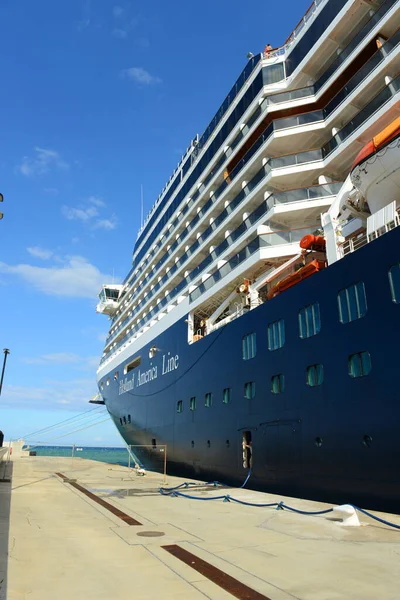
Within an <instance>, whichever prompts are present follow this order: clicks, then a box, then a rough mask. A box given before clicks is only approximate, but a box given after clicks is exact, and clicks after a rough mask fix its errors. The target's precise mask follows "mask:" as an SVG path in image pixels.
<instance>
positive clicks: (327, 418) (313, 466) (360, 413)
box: [102, 228, 400, 512]
mask: <svg viewBox="0 0 400 600" xmlns="http://www.w3.org/2000/svg"><path fill="white" fill-rule="evenodd" d="M399 261H400V228H398V229H397V230H396V229H395V230H393V231H391V232H390V233H387V234H386V235H384V236H383V237H381V238H379V239H377V240H376V241H374V242H373V243H370V244H368V245H366V246H365V247H364V248H361V249H360V250H358V251H357V252H355V253H353V254H351V255H348V256H346V257H345V258H344V259H343V260H340V261H338V262H337V263H335V264H333V265H332V266H330V267H328V268H327V269H325V270H323V271H322V272H320V273H318V274H316V275H314V276H313V277H311V278H309V279H308V280H306V281H304V282H302V283H300V284H298V285H296V286H295V287H293V288H291V289H289V290H288V291H286V292H284V293H282V294H281V295H279V296H278V297H276V298H274V299H273V300H271V301H269V302H266V303H264V304H263V305H261V306H259V307H258V308H256V309H254V310H252V311H250V312H248V313H247V314H245V315H244V316H242V317H240V318H238V319H236V320H235V321H232V322H231V323H230V324H228V325H226V326H225V327H223V328H221V329H219V330H217V331H215V332H214V333H211V334H210V335H207V336H205V337H204V338H203V339H201V340H199V341H198V342H196V343H193V344H191V345H189V344H188V342H187V339H188V331H187V328H188V325H187V323H186V322H185V319H182V320H180V321H178V322H177V323H176V324H175V325H173V326H172V327H170V329H168V330H167V331H165V332H164V333H163V334H162V335H160V336H158V337H157V338H156V339H154V340H153V341H152V342H151V343H150V344H148V345H146V346H145V347H143V348H142V349H141V351H140V352H137V353H135V355H137V354H140V355H141V364H140V367H139V368H140V373H142V382H143V373H144V372H146V371H149V370H151V373H153V376H154V373H155V371H154V367H156V376H155V377H153V379H152V380H150V381H149V382H148V383H144V382H143V383H142V384H141V385H137V383H139V374H138V373H136V374H135V377H136V381H135V385H134V387H133V388H132V389H130V390H127V391H123V390H124V389H126V388H123V387H122V388H121V387H120V386H121V379H122V377H120V381H114V380H113V378H112V376H111V381H110V385H109V386H108V387H106V386H105V387H104V390H103V391H102V395H103V397H104V399H105V403H106V406H107V408H108V410H109V412H110V415H111V416H112V418H113V420H114V422H115V424H116V426H117V428H118V429H119V431H120V433H121V435H122V436H123V438H124V439H125V440H126V442H127V443H128V444H134V445H139V444H143V445H147V448H136V449H134V451H135V453H136V454H137V455H138V456H139V458H140V459H141V460H142V461H143V463H144V464H145V466H147V467H151V468H156V469H162V457H163V453H162V452H160V446H161V445H166V446H167V452H168V454H167V470H168V472H169V473H170V474H176V475H181V476H184V477H188V478H199V479H205V480H210V479H219V480H221V481H224V482H226V483H228V484H233V485H237V484H242V483H243V481H244V479H245V478H246V475H247V468H245V467H244V466H243V448H242V437H243V431H249V432H251V440H252V475H251V477H250V480H249V483H248V487H252V488H254V489H261V490H265V491H267V492H272V493H275V494H282V495H289V496H297V497H302V498H310V499H317V500H321V501H326V502H332V503H343V502H345V503H354V504H358V505H360V506H362V507H365V508H373V509H378V510H385V511H390V512H399V508H400V482H399V473H400V452H399V450H398V440H399V435H398V426H399V423H400V399H399V396H400V394H399V383H398V376H399V366H398V360H399V347H400V340H399V326H400V304H396V303H394V302H393V301H392V297H391V293H390V287H389V280H388V270H389V269H390V267H392V266H393V265H394V264H396V263H397V262H399ZM358 281H363V282H364V285H365V291H366V297H367V314H366V315H365V316H364V317H362V318H360V319H357V320H355V321H352V322H350V323H347V324H341V323H340V321H339V315H338V303H337V293H338V291H339V290H341V289H343V288H345V287H347V286H349V285H351V284H353V283H356V282H358ZM315 302H318V303H319V306H320V315H321V331H320V332H319V333H318V334H317V335H315V336H313V337H310V338H308V339H300V337H299V326H298V311H299V310H300V309H301V308H303V307H304V306H307V305H309V304H312V303H315ZM278 319H284V320H285V331H286V340H285V344H284V346H283V347H282V348H280V349H278V350H276V351H269V350H268V344H267V326H268V323H270V322H273V321H276V320H278ZM252 332H256V334H257V353H256V356H255V357H254V358H253V359H252V360H243V358H242V338H243V336H244V335H246V334H249V333H252ZM153 344H154V345H156V347H157V352H156V355H155V356H154V357H153V358H152V359H150V358H149V349H150V347H151V346H152V345H153ZM361 351H368V352H369V353H370V356H371V364H372V368H371V371H370V373H369V374H368V375H367V376H364V377H358V378H352V377H350V376H349V371H348V358H349V356H350V355H351V354H354V353H356V352H361ZM168 353H169V354H168ZM170 357H179V358H178V360H177V361H176V362H177V363H178V365H176V364H175V363H173V364H172V366H171V364H170V363H168V359H169V358H170ZM163 361H164V368H163ZM126 362H128V363H129V360H128V361H126ZM314 364H322V365H323V368H324V381H323V383H322V384H321V385H319V386H316V387H310V386H309V385H307V383H306V368H307V366H309V365H314ZM168 365H169V366H171V369H170V370H169V371H168V368H167V369H166V367H168ZM122 370H123V364H121V365H120V366H119V372H120V373H122ZM165 370H167V371H168V372H165ZM275 374H283V375H284V378H285V388H284V391H283V392H282V393H279V394H273V393H272V392H271V377H272V376H273V375H275ZM131 376H132V372H131V373H128V374H127V376H126V377H127V378H129V377H131ZM150 377H151V375H146V376H145V378H147V379H149V378H150ZM250 381H251V382H254V383H255V396H254V398H252V399H247V398H245V397H244V384H245V383H246V382H250ZM225 388H231V398H230V402H229V403H227V404H224V403H223V400H222V399H223V390H224V389H225ZM120 392H121V393H120ZM210 393H211V394H212V406H211V407H206V406H205V395H206V394H210ZM192 397H196V410H194V411H191V410H189V401H190V398H192ZM180 400H181V401H182V407H183V410H182V412H177V403H178V401H180ZM128 415H129V417H128ZM124 418H125V419H124ZM125 420H126V424H125V423H124V421H125ZM129 421H130V423H129ZM153 446H154V447H153Z"/></svg>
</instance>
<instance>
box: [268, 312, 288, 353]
mask: <svg viewBox="0 0 400 600" xmlns="http://www.w3.org/2000/svg"><path fill="white" fill-rule="evenodd" d="M284 343H285V322H284V320H283V319H279V321H274V322H273V323H270V324H269V325H268V350H278V348H282V346H283V345H284Z"/></svg>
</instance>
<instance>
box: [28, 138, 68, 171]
mask: <svg viewBox="0 0 400 600" xmlns="http://www.w3.org/2000/svg"><path fill="white" fill-rule="evenodd" d="M34 150H35V154H34V156H33V157H32V158H30V157H29V156H24V158H23V159H22V162H21V164H20V165H18V166H17V167H16V169H17V171H19V172H20V173H22V175H25V177H30V176H32V175H44V174H45V173H48V172H49V171H50V169H52V168H56V169H62V170H67V169H69V164H68V163H67V162H66V161H65V160H63V158H62V157H61V156H60V154H59V153H58V152H57V151H56V150H50V149H46V148H39V147H38V146H36V147H35V148H34Z"/></svg>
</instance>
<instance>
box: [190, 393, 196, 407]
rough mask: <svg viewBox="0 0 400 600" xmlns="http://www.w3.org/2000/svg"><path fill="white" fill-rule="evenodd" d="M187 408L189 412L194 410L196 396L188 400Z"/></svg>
mask: <svg viewBox="0 0 400 600" xmlns="http://www.w3.org/2000/svg"><path fill="white" fill-rule="evenodd" d="M189 408H190V410H196V396H193V397H192V398H190V405H189Z"/></svg>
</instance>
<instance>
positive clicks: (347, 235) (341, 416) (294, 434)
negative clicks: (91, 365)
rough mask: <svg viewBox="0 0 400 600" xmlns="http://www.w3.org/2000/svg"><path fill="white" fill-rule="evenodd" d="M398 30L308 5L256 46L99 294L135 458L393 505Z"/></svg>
mask: <svg viewBox="0 0 400 600" xmlns="http://www.w3.org/2000/svg"><path fill="white" fill-rule="evenodd" d="M399 27H400V0H315V1H314V2H313V3H312V5H311V6H310V8H309V10H308V11H307V13H306V14H305V15H304V17H303V18H302V19H301V21H300V23H299V24H298V25H297V27H296V28H295V29H294V31H293V32H292V33H291V34H290V35H289V37H288V39H287V40H286V42H285V43H284V45H283V46H282V47H280V48H270V47H267V48H266V49H265V51H264V52H263V53H261V54H259V55H254V56H253V55H252V54H249V57H248V62H247V64H246V66H245V68H244V69H243V71H242V72H241V74H240V76H239V78H238V79H237V81H236V82H235V83H234V85H233V87H232V89H231V90H230V91H229V93H228V95H227V96H226V98H225V100H224V101H223V103H222V104H221V106H220V107H219V109H218V111H217V112H216V114H215V116H214V118H213V119H212V121H211V122H210V123H209V124H208V126H207V127H206V129H205V131H204V133H203V134H202V135H196V136H195V137H194V138H193V140H192V141H191V142H190V145H189V147H188V148H187V150H186V152H185V153H184V155H183V156H182V158H181V160H180V162H179V164H178V166H177V167H176V169H175V170H174V172H173V173H172V175H171V177H170V178H169V180H168V182H167V183H166V184H165V186H164V188H163V190H162V191H161V193H160V195H159V197H158V198H157V200H156V201H155V203H154V205H153V207H152V209H151V211H150V213H149V214H148V216H147V218H146V219H145V221H144V224H143V226H142V227H141V229H140V231H139V234H138V237H137V240H136V243H135V246H134V251H133V259H132V268H131V270H130V271H129V273H128V275H127V276H126V278H125V280H124V281H123V283H122V284H120V285H114V284H110V285H108V284H105V285H104V286H103V287H102V290H101V292H100V296H99V304H98V306H97V311H98V312H99V313H102V314H105V315H107V316H108V317H109V320H110V330H109V334H108V338H107V340H106V344H105V348H104V353H103V356H102V358H101V361H100V365H99V368H98V371H97V381H98V386H99V395H100V400H99V401H100V402H104V404H105V405H106V407H107V409H108V411H109V414H110V416H111V418H112V419H113V421H114V423H115V425H116V427H117V428H118V430H119V432H120V434H121V436H122V437H123V438H124V440H125V441H126V443H127V444H129V445H132V447H133V451H134V453H135V455H136V456H137V458H138V460H139V461H140V463H141V464H142V465H143V466H145V467H147V468H153V469H162V465H163V462H164V460H165V459H166V462H167V469H168V472H169V473H170V474H176V475H181V476H185V477H188V478H195V479H202V480H206V481H209V480H219V481H223V482H225V483H227V484H229V485H240V484H242V483H243V481H244V480H245V479H246V477H247V475H248V474H249V473H251V474H250V477H249V479H248V483H247V486H248V487H250V488H253V489H261V490H265V491H268V492H271V493H276V494H282V495H287V496H296V497H302V498H312V499H317V500H321V501H326V502H332V503H343V502H346V503H352V504H357V505H359V506H362V507H364V508H375V509H379V510H387V511H392V512H398V511H399V506H400V482H399V473H400V453H399V452H398V451H397V450H396V448H397V446H396V443H397V441H396V440H398V425H399V422H400V402H399V385H398V375H399V367H398V363H397V353H398V351H399V347H400V346H399V344H400V341H399V337H400V336H399V331H400V228H399V227H398V225H399V216H398V209H399V207H400V174H399V173H400V172H399V166H400V161H399V158H400V150H399V146H400V137H399V136H400V119H399V117H400V94H399V89H400V76H399V71H400V53H399V49H400V45H399V42H400V31H399ZM221 68H222V65H221ZM165 452H166V453H167V456H166V457H165Z"/></svg>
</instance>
